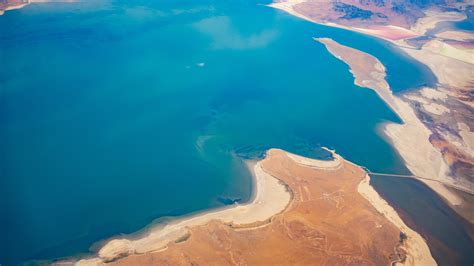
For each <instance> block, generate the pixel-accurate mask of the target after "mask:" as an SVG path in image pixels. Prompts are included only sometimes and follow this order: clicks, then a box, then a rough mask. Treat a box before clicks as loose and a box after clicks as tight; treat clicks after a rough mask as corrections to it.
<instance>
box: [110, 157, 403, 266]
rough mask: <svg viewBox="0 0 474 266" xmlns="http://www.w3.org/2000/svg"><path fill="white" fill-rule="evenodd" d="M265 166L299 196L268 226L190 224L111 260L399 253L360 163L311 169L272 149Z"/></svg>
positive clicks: (313, 261)
mask: <svg viewBox="0 0 474 266" xmlns="http://www.w3.org/2000/svg"><path fill="white" fill-rule="evenodd" d="M262 166H263V168H264V170H265V171H266V172H268V173H269V174H271V175H273V176H274V177H276V178H278V179H280V180H281V181H283V182H284V183H285V184H287V185H288V188H289V189H290V191H291V192H292V195H293V199H292V201H291V203H290V204H289V206H288V207H287V209H286V210H285V211H284V212H283V213H281V214H278V215H276V216H274V217H273V219H272V220H271V222H270V223H269V224H267V225H265V226H260V227H257V228H246V229H239V230H237V229H234V228H232V227H231V226H229V225H225V224H223V223H221V222H218V221H213V222H211V223H209V224H207V225H203V226H196V227H193V228H190V235H189V237H188V238H186V239H181V240H179V241H177V243H172V244H170V245H169V247H168V248H167V249H166V250H164V251H159V252H154V253H147V254H142V255H133V256H129V257H126V258H123V259H121V260H118V261H115V262H112V264H114V265H183V264H187V265H228V264H242V265H245V264H249V265H273V264H280V265H281V264H304V265H388V264H390V262H392V261H394V260H397V259H399V256H400V253H402V252H400V250H399V249H398V248H397V246H398V245H399V238H400V232H399V230H398V229H397V228H396V227H395V226H394V225H393V224H391V223H390V222H389V221H387V220H386V219H385V218H384V216H382V215H381V214H380V213H378V212H377V211H376V210H375V209H374V208H373V207H372V205H370V203H369V202H368V201H367V200H366V199H365V198H363V197H362V196H361V195H360V194H359V193H358V192H357V186H358V184H359V183H360V181H361V180H362V179H364V177H365V174H366V173H365V172H364V171H363V170H362V169H361V168H359V167H357V166H354V165H352V164H350V163H348V162H345V161H344V162H343V164H342V167H341V168H340V169H337V170H323V169H315V168H310V167H308V166H302V165H299V164H297V163H295V162H294V161H293V160H292V159H290V158H289V157H288V156H287V155H286V153H285V152H283V151H281V150H270V151H269V152H268V154H267V158H266V159H264V161H263V163H262ZM396 253H399V254H398V255H395V254H396ZM401 256H402V257H403V255H401Z"/></svg>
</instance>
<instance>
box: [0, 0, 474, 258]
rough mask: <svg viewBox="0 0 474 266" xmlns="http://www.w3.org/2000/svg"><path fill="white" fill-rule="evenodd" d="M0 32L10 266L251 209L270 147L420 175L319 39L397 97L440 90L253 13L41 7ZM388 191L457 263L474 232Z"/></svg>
mask: <svg viewBox="0 0 474 266" xmlns="http://www.w3.org/2000/svg"><path fill="white" fill-rule="evenodd" d="M0 29H1V30H0V62H1V66H0V101H1V102H0V140H1V143H0V237H1V241H0V264H2V265H15V264H18V263H21V262H24V261H27V260H31V259H49V258H57V257H62V256H69V255H74V254H78V253H82V252H87V250H88V249H89V247H90V246H91V245H92V244H93V243H94V242H96V241H98V240H101V239H104V238H107V237H111V236H113V235H116V234H120V233H130V232H134V231H136V230H139V229H140V228H142V227H144V226H145V225H147V224H149V223H150V222H151V221H152V220H153V219H156V218H159V217H164V216H176V215H184V214H187V213H191V212H196V211H199V210H205V209H209V208H213V207H219V206H222V205H223V202H226V200H227V201H228V199H231V201H232V199H239V198H240V199H242V200H243V201H245V200H247V199H248V198H249V197H250V195H251V191H252V187H251V178H250V176H249V173H248V172H247V170H246V169H245V167H244V164H243V163H242V159H241V158H256V157H258V156H260V155H261V154H262V152H263V151H265V150H266V149H268V148H270V147H276V148H283V149H286V150H289V151H292V152H296V153H300V154H303V155H307V156H314V157H320V156H324V154H323V153H322V151H321V150H320V149H319V148H318V147H320V146H327V147H330V148H333V149H336V151H337V152H338V153H340V154H341V155H342V156H344V157H346V158H347V159H349V160H351V161H353V162H355V163H358V164H361V165H364V166H367V167H369V168H370V169H372V170H374V171H383V172H397V173H401V172H406V171H407V170H406V169H405V168H404V166H403V163H402V161H401V160H400V158H399V157H398V156H397V154H396V152H394V150H393V149H392V148H391V147H390V145H389V144H388V143H387V142H386V141H384V140H383V138H382V137H381V136H380V134H379V133H378V131H377V126H378V125H379V124H380V123H382V122H386V121H394V122H399V119H398V118H397V117H396V115H394V114H393V113H392V112H391V110H390V109H389V108H388V107H387V106H386V105H385V104H384V103H383V102H382V101H381V100H380V99H379V98H378V97H377V96H376V94H375V93H374V92H373V91H371V90H368V89H362V88H359V87H357V86H355V85H354V84H353V77H352V76H351V74H350V73H349V71H348V68H347V66H346V65H345V64H344V63H343V62H341V61H339V60H338V59H336V58H334V57H333V56H332V55H330V54H329V53H328V52H327V51H326V49H325V47H324V46H323V45H321V44H319V43H317V42H315V41H313V40H312V37H331V38H333V39H335V40H336V41H339V42H341V43H342V44H346V45H350V46H352V47H354V48H358V49H361V50H363V51H366V52H369V53H372V54H373V55H375V56H377V57H378V58H379V59H380V60H381V61H382V62H383V63H384V64H385V65H386V67H387V70H388V81H389V83H390V84H391V86H392V88H393V89H394V90H395V91H401V90H404V89H410V88H413V87H417V86H421V85H424V84H432V83H433V82H435V79H434V78H433V76H432V74H431V73H430V72H429V71H428V70H427V69H426V68H425V67H423V66H422V65H420V64H417V63H415V62H413V61H412V60H410V59H409V58H408V57H406V56H404V55H402V54H401V53H399V52H398V51H397V50H395V49H394V48H393V47H391V46H390V45H388V44H386V43H384V42H381V41H379V40H376V39H374V38H370V37H367V36H363V35H361V34H357V33H353V32H347V31H344V30H340V29H334V28H328V27H323V26H319V25H315V24H312V23H309V22H305V21H302V20H299V19H297V18H294V17H291V16H289V15H287V14H285V13H283V12H280V11H277V10H274V9H271V8H268V7H265V6H263V5H259V4H256V3H255V1H250V0H247V1H242V0H239V1H237V0H227V1H212V0H207V1H205V0H191V1H190V0H188V1H175V0H174V1H171V0H166V1H159V2H157V1H146V0H142V1H113V2H111V1H105V0H104V1H99V0H98V1H88V2H87V3H74V4H61V3H54V4H33V5H30V6H27V7H26V8H24V9H21V10H15V11H10V12H7V13H6V14H5V15H4V16H1V17H0ZM377 180H378V181H377ZM374 183H375V184H376V187H377V189H378V190H379V191H381V193H383V194H384V195H386V196H387V198H389V200H390V201H391V202H392V203H393V204H394V205H396V206H400V208H401V209H403V211H404V212H405V213H406V217H407V218H406V219H413V220H414V221H415V223H416V225H417V226H419V227H420V228H426V232H425V233H426V234H430V235H436V236H437V238H436V239H438V241H439V242H441V243H445V246H448V249H449V250H452V249H455V247H456V245H454V246H450V245H451V242H452V240H453V236H454V235H456V236H458V235H465V232H464V229H463V227H461V226H458V225H459V223H456V221H454V222H453V221H452V220H449V221H445V220H446V219H444V220H443V219H439V221H440V224H439V226H441V227H442V230H441V229H439V228H432V227H430V226H428V225H427V226H425V224H430V223H431V220H430V221H427V219H424V218H423V217H420V216H417V215H416V214H417V213H419V212H420V210H422V208H426V206H429V207H430V206H433V203H432V202H433V201H436V204H437V205H436V206H437V207H436V208H432V209H433V210H432V211H430V213H431V214H430V215H431V216H430V219H433V217H434V219H436V218H439V217H445V216H446V212H447V211H449V209H448V208H447V207H446V205H445V204H444V203H443V202H441V201H439V200H437V198H436V197H435V196H434V194H433V193H432V192H431V191H429V190H427V189H425V190H420V189H419V186H420V184H418V183H416V182H406V181H400V180H397V181H396V182H395V183H396V186H394V184H393V182H391V181H390V180H388V181H387V180H379V179H376V178H375V179H374ZM398 186H399V187H400V189H397V187H398ZM406 193H407V194H406ZM418 194H422V196H420V199H418V196H417V195H418ZM405 195H412V196H413V197H416V198H417V200H416V201H414V203H413V204H414V205H413V204H412V205H409V206H408V207H407V206H405V205H404V204H403V202H404V200H405V199H406V197H405ZM223 199H224V200H223ZM420 202H421V203H420ZM417 204H418V205H417ZM453 232H454V233H455V234H454V235H453ZM450 241H451V242H450ZM459 243H460V245H464V246H465V247H468V248H469V247H474V245H473V243H472V240H470V239H469V238H467V239H466V238H462V239H461V240H460V242H459ZM430 247H432V250H433V252H434V253H436V254H437V256H438V257H443V258H454V255H452V254H451V251H450V252H446V251H445V249H442V248H437V247H438V246H437V245H432V244H431V243H430ZM454 252H455V253H456V252H457V253H456V256H458V257H460V258H462V259H463V260H462V261H463V262H472V261H474V260H471V259H472V256H471V257H469V256H470V254H469V252H468V253H466V252H465V249H464V250H461V251H454ZM458 257H456V258H458Z"/></svg>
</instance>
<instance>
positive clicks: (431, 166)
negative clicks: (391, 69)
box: [317, 38, 470, 205]
mask: <svg viewBox="0 0 474 266" xmlns="http://www.w3.org/2000/svg"><path fill="white" fill-rule="evenodd" d="M317 41H320V42H322V43H323V44H325V45H326V47H327V48H328V50H329V52H331V53H332V54H333V55H335V56H336V57H337V58H339V59H340V60H342V61H344V62H345V63H347V64H348V65H349V67H350V69H351V72H352V74H353V75H354V77H355V82H354V83H355V84H356V85H358V86H361V87H367V88H370V89H373V90H374V91H375V92H376V93H377V94H378V95H379V96H380V98H382V100H384V101H385V102H386V103H387V105H388V106H389V107H390V108H391V109H392V110H393V111H394V112H395V113H396V114H398V116H399V117H400V118H401V119H402V121H403V122H404V123H403V124H401V125H400V124H394V123H387V124H385V125H383V127H382V128H383V132H384V133H385V135H386V136H388V139H389V140H390V142H391V143H392V145H393V146H394V147H395V148H396V149H397V151H398V153H399V154H400V156H401V157H402V158H403V159H404V161H405V164H406V166H407V167H408V169H410V171H411V172H412V173H413V174H414V175H415V176H418V177H421V178H422V179H420V180H421V181H422V182H424V183H426V184H427V185H428V186H430V187H431V188H432V189H433V190H435V191H436V192H437V193H438V194H440V195H441V196H442V197H443V198H445V199H446V200H447V201H448V202H449V203H450V204H452V205H459V204H461V203H462V201H461V199H460V198H459V197H458V196H457V195H456V194H454V193H453V192H452V191H450V190H448V189H446V188H444V187H443V186H442V185H440V184H439V182H441V183H443V184H447V185H450V186H453V187H457V186H458V185H459V184H457V183H456V181H455V180H454V179H453V178H451V177H450V176H448V174H447V173H448V169H449V167H448V165H447V164H446V162H445V161H444V159H443V156H442V154H441V152H440V151H439V150H438V149H436V148H435V147H434V146H433V145H432V144H431V143H430V141H429V138H430V135H431V131H430V130H429V129H428V128H427V127H426V126H425V125H424V124H423V123H422V122H421V121H420V120H419V118H418V117H417V116H416V114H415V112H414V111H413V109H412V108H411V107H410V105H409V104H408V103H406V102H404V101H403V100H402V99H400V98H398V97H396V96H394V95H393V94H392V92H391V90H390V88H389V87H388V84H387V83H386V81H385V75H386V74H385V68H384V67H383V65H382V64H381V63H380V61H379V60H378V59H376V58H375V57H373V56H371V55H369V54H367V53H364V52H361V51H359V50H356V49H353V48H350V47H347V46H343V45H340V44H338V43H337V42H335V41H333V40H331V39H327V38H321V39H317ZM415 147H416V148H415ZM429 179H434V180H436V181H430V180H429ZM467 189H470V188H467Z"/></svg>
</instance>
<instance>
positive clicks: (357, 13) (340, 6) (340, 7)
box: [334, 3, 374, 20]
mask: <svg viewBox="0 0 474 266" xmlns="http://www.w3.org/2000/svg"><path fill="white" fill-rule="evenodd" d="M334 10H335V11H337V12H342V13H344V16H342V17H340V18H342V19H363V20H364V19H369V18H371V17H372V15H373V14H374V13H373V12H372V11H369V10H365V9H362V8H358V7H356V6H353V5H348V4H344V3H334Z"/></svg>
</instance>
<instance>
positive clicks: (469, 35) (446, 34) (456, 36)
mask: <svg viewBox="0 0 474 266" xmlns="http://www.w3.org/2000/svg"><path fill="white" fill-rule="evenodd" d="M436 37H438V38H441V39H447V40H455V41H460V42H465V41H470V40H474V33H473V32H469V31H454V30H448V31H443V32H440V33H437V34H436Z"/></svg>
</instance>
